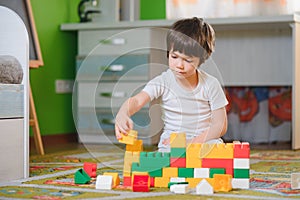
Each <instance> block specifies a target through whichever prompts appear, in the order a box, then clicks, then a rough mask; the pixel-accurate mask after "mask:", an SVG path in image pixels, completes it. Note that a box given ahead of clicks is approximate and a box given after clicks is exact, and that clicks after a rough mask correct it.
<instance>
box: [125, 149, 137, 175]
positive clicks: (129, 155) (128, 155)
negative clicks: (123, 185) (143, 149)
mask: <svg viewBox="0 0 300 200" xmlns="http://www.w3.org/2000/svg"><path fill="white" fill-rule="evenodd" d="M133 162H137V163H139V162H140V152H132V151H125V155H124V165H123V166H124V167H123V174H127V175H128V174H130V173H131V165H132V163H133Z"/></svg>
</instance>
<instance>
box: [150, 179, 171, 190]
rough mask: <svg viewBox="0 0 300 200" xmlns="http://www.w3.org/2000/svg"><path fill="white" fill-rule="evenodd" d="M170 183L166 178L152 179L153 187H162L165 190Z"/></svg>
mask: <svg viewBox="0 0 300 200" xmlns="http://www.w3.org/2000/svg"><path fill="white" fill-rule="evenodd" d="M169 182H170V178H168V177H155V178H154V187H164V188H167V187H168V184H169Z"/></svg>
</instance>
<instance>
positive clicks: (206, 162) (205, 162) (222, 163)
mask: <svg viewBox="0 0 300 200" xmlns="http://www.w3.org/2000/svg"><path fill="white" fill-rule="evenodd" d="M202 167H203V168H224V169H225V172H226V174H230V175H232V176H233V159H222V158H203V159H202Z"/></svg>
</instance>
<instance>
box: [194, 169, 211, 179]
mask: <svg viewBox="0 0 300 200" xmlns="http://www.w3.org/2000/svg"><path fill="white" fill-rule="evenodd" d="M194 178H209V168H194Z"/></svg>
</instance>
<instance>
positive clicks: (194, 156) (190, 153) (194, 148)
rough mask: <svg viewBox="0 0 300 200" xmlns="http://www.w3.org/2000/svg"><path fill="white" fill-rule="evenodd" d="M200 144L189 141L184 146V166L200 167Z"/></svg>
mask: <svg viewBox="0 0 300 200" xmlns="http://www.w3.org/2000/svg"><path fill="white" fill-rule="evenodd" d="M200 149H201V144H195V143H191V144H188V146H187V148H186V167H187V168H201V167H202V159H200V158H199V154H200Z"/></svg>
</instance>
